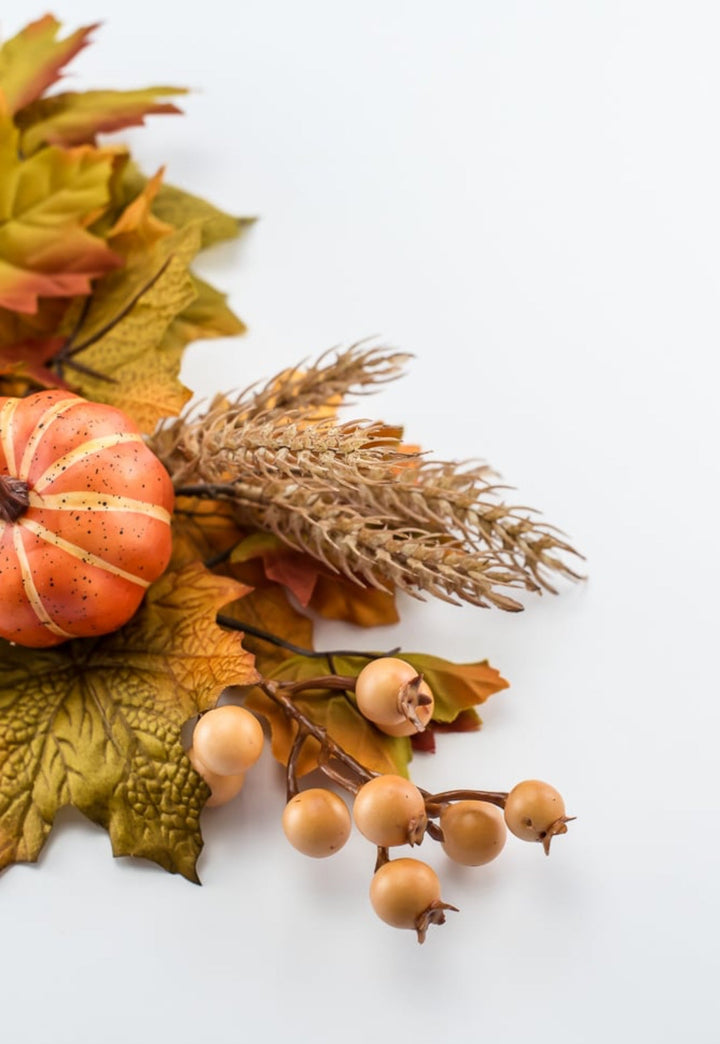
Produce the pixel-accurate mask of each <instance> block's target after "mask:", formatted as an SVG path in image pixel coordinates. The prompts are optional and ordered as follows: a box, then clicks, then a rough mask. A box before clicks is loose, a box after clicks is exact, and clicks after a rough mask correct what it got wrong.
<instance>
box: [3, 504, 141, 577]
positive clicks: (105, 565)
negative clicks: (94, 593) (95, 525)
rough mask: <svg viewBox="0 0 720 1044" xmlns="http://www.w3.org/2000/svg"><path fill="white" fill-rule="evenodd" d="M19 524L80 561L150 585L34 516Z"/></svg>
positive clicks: (22, 520) (21, 520)
mask: <svg viewBox="0 0 720 1044" xmlns="http://www.w3.org/2000/svg"><path fill="white" fill-rule="evenodd" d="M17 525H18V526H22V528H23V529H27V530H29V532H31V533H34V534H35V536H37V537H40V539H41V540H46V541H47V543H48V544H52V545H53V546H54V547H59V548H60V550H61V551H67V553H68V554H69V555H72V556H73V557H74V558H77V559H78V560H79V561H80V562H85V563H86V565H93V566H97V567H98V569H104V570H105V572H106V573H112V574H113V576H120V577H122V579H123V580H129V581H130V583H132V584H137V585H138V587H149V586H150V581H149V580H143V579H142V578H141V577H139V576H134V575H133V574H132V573H128V572H127V571H126V570H125V569H121V568H120V566H116V565H113V564H112V563H111V562H106V561H105V560H104V559H102V558H100V556H99V555H94V554H93V553H92V552H91V551H86V550H85V548H83V547H79V546H78V545H77V544H72V543H71V542H70V541H69V540H63V538H62V537H61V536H58V535H57V533H53V532H52V531H51V530H49V529H47V528H46V527H45V526H43V525H41V524H40V523H39V522H36V521H35V520H34V519H32V518H28V517H27V515H26V516H24V517H23V518H21V519H20V520H19V521H18V523H17Z"/></svg>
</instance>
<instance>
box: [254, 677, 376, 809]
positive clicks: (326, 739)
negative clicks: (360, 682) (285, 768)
mask: <svg viewBox="0 0 720 1044" xmlns="http://www.w3.org/2000/svg"><path fill="white" fill-rule="evenodd" d="M328 680H332V681H335V682H337V683H338V684H336V685H335V686H334V688H338V689H344V688H346V687H347V683H348V679H347V678H342V677H339V676H337V675H332V676H331V677H330V679H328V678H327V677H320V678H308V679H307V680H306V681H303V682H276V681H272V680H271V679H269V678H263V679H262V680H261V681H259V682H258V683H257V684H258V687H259V688H260V689H262V691H263V692H264V693H265V695H266V696H267V697H269V698H270V699H271V700H273V702H274V703H277V705H278V706H279V707H280V708H281V709H282V711H283V713H284V714H285V716H286V717H287V718H289V719H290V720H291V721H294V722H296V723H297V726H298V730H299V731H298V736H300V735H301V734H302V736H303V740H302V742H303V743H304V742H305V740H306V739H307V738H308V736H312V737H313V739H316V740H317V741H318V743H319V744H320V758H319V767H320V769H321V770H322V771H323V772H324V773H325V775H326V776H328V778H330V779H332V780H334V781H335V782H336V783H339V784H340V786H342V787H344V788H345V789H346V790H349V791H350V792H351V793H356V792H357V790H358V789H359V787H360V786H361V785H362V783H367V782H368V781H369V780H371V779H373V778H374V777H375V776H377V775H378V773H377V772H371V771H370V769H368V768H366V767H365V766H364V765H361V764H360V762H359V761H356V759H355V758H354V757H353V756H352V754H348V752H347V751H346V750H345V749H344V747H341V746H340V744H339V743H337V742H336V741H335V740H334V739H333V738H332V736H330V735H328V731H327V729H325V728H323V726H322V725H318V724H317V723H316V722H314V721H313V720H312V718H309V717H308V716H307V715H306V714H303V712H302V711H301V710H300V708H299V707H297V706H296V705H295V704H294V703H293V701H292V699H291V698H290V696H289V695H288V693H295V692H299V691H303V690H305V689H317V688H327V682H328ZM350 680H351V681H352V682H353V684H354V679H350ZM339 683H342V684H339ZM297 742H298V741H297V738H296V740H295V743H293V751H295V746H296V744H297ZM300 746H302V744H299V745H298V748H297V752H296V755H295V760H294V764H293V772H294V773H295V772H296V766H297V756H298V755H299V752H300ZM291 759H292V752H291ZM333 762H339V763H340V764H341V765H342V766H343V767H344V768H345V769H347V770H348V771H349V772H350V776H351V778H349V779H348V777H347V776H345V775H343V774H342V773H340V772H338V771H337V769H336V768H335V767H334V765H333ZM353 777H355V778H353Z"/></svg>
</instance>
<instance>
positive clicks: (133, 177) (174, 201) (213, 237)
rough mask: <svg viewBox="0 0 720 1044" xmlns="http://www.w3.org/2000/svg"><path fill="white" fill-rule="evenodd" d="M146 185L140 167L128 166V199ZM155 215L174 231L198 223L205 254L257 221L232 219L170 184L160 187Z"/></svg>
mask: <svg viewBox="0 0 720 1044" xmlns="http://www.w3.org/2000/svg"><path fill="white" fill-rule="evenodd" d="M146 182H147V179H146V178H145V175H144V174H142V173H141V172H140V170H139V169H138V167H137V166H136V165H135V164H134V163H128V164H127V166H126V167H125V169H124V172H123V188H124V191H125V192H126V193H127V194H128V198H132V197H133V196H135V195H137V194H138V193H139V192H142V190H143V188H144V186H145V184H146ZM153 213H154V214H155V215H156V217H158V218H159V219H160V220H161V221H166V222H167V223H168V224H170V225H173V226H174V227H175V228H184V227H185V225H188V224H190V223H191V222H196V221H197V222H199V223H200V227H201V234H202V249H203V250H205V249H206V248H207V247H210V246H213V245H214V244H215V243H219V242H221V241H222V240H224V239H233V238H234V237H235V236H237V235H239V234H240V233H241V232H243V231H245V229H247V228H249V227H250V225H252V224H253V223H254V221H255V219H254V218H237V217H232V216H231V215H230V214H226V213H225V212H224V211H222V210H220V209H219V208H218V207H216V206H213V204H212V203H208V202H207V200H205V199H201V198H200V196H193V195H192V193H190V192H185V191H184V190H183V189H179V188H176V187H175V186H174V185H167V184H163V185H162V186H161V187H160V189H159V191H158V193H157V195H156V197H155V199H154V201H153Z"/></svg>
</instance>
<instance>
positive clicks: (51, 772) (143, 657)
mask: <svg viewBox="0 0 720 1044" xmlns="http://www.w3.org/2000/svg"><path fill="white" fill-rule="evenodd" d="M243 591H244V588H242V587H241V586H240V585H239V584H237V583H235V582H234V581H233V580H230V579H228V578H226V577H217V576H214V575H213V574H211V573H209V572H207V571H206V570H205V569H204V568H203V567H202V566H200V565H192V566H189V567H187V568H186V569H184V570H181V571H180V572H178V573H171V574H167V575H165V576H164V577H163V578H162V579H161V580H159V581H158V582H157V583H156V584H154V585H153V586H152V587H151V588H150V589H149V592H148V595H147V598H146V600H145V602H144V603H143V606H142V607H141V609H140V611H139V612H138V614H137V615H136V616H135V617H134V618H133V619H132V620H131V621H130V623H129V624H127V625H126V626H125V627H123V628H122V629H121V630H119V631H116V632H115V633H114V634H111V635H108V636H106V637H104V638H100V639H97V640H96V639H92V640H91V639H82V640H77V641H72V642H67V643H65V644H64V645H62V646H58V647H57V648H55V649H50V650H36V649H24V648H21V647H19V646H13V645H11V644H9V643H8V642H5V641H2V640H0V869H2V868H4V867H6V866H8V865H10V864H12V863H17V862H34V861H35V860H36V859H37V857H38V854H39V853H40V851H41V849H42V847H43V845H44V843H45V840H46V838H47V836H48V833H49V831H50V829H51V827H52V824H53V820H54V818H55V815H56V814H57V812H58V810H59V809H60V808H62V807H63V806H66V805H73V806H74V807H75V808H77V809H79V810H80V811H81V812H83V813H84V814H85V815H86V816H87V817H88V818H89V819H91V820H92V821H93V822H95V823H98V824H100V825H101V826H103V827H105V829H107V831H108V832H109V834H110V839H111V842H112V849H113V853H114V854H115V855H135V856H144V857H146V858H148V859H152V860H154V861H155V862H156V863H159V864H160V866H162V867H164V868H165V869H166V870H169V871H170V872H172V873H180V874H182V875H183V876H185V877H187V878H189V879H190V880H192V881H197V879H198V878H197V872H196V868H195V867H196V862H197V858H198V856H199V854H200V850H201V848H202V836H201V834H200V828H199V822H198V821H199V816H200V812H201V810H202V808H203V805H204V803H205V800H206V799H207V796H208V794H209V790H208V788H207V787H206V785H205V783H204V782H203V781H202V780H201V779H200V777H199V776H198V775H196V774H195V772H194V771H193V769H192V768H191V766H190V762H189V761H188V759H187V757H186V755H185V753H184V750H183V747H182V744H181V742H180V730H181V728H182V725H183V724H184V722H185V721H187V720H188V719H189V718H191V717H192V716H193V715H194V714H197V713H198V712H199V711H201V710H207V709H209V708H210V707H213V706H214V705H215V703H216V702H217V698H218V696H219V695H220V692H221V691H222V690H223V688H225V687H226V686H228V685H231V684H248V683H251V682H252V681H253V680H254V678H255V670H254V667H253V658H252V656H251V655H250V654H249V653H247V652H246V651H245V650H244V649H243V647H242V644H241V640H240V636H239V635H238V634H237V633H234V632H228V631H223V630H221V628H220V627H218V626H217V624H216V622H215V617H216V614H217V611H218V609H219V608H220V607H221V606H223V605H224V604H226V603H227V602H228V601H230V600H232V599H234V598H237V597H238V596H239V595H241V594H242V593H243Z"/></svg>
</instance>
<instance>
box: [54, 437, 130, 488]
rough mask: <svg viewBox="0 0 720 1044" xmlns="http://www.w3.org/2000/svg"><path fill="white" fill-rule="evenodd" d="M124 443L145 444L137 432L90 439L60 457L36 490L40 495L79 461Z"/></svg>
mask: <svg viewBox="0 0 720 1044" xmlns="http://www.w3.org/2000/svg"><path fill="white" fill-rule="evenodd" d="M124 442H143V437H142V435H139V434H137V433H135V432H122V433H121V434H118V435H103V436H102V437H100V438H97V439H89V440H88V441H87V442H83V443H81V445H79V446H76V447H75V449H73V450H70V451H69V452H68V453H65V454H64V455H63V456H62V457H58V459H57V460H56V461H55V462H54V463H53V464H51V465H50V467H49V468H48V469H47V470H46V471H45V472H44V473H43V474H42V475H41V476H40V478H39V479H38V480H37V482H35V483H34V488H35V489H36V490H37V492H38V493H42V491H43V489H45V488H46V487H47V486H50V485H52V483H53V482H54V481H55V479H57V478H59V477H60V475H62V474H63V472H65V471H67V469H68V468H71V467H72V466H73V464H77V463H78V461H81V460H83V459H84V458H85V457H89V456H91V455H92V454H93V453H99V451H100V450H103V449H108V448H111V447H112V446H121V445H122V444H123V443H124ZM143 444H144V443H143Z"/></svg>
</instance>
